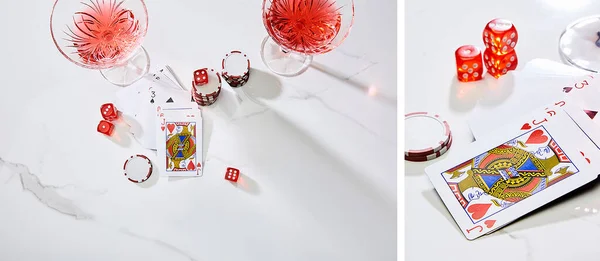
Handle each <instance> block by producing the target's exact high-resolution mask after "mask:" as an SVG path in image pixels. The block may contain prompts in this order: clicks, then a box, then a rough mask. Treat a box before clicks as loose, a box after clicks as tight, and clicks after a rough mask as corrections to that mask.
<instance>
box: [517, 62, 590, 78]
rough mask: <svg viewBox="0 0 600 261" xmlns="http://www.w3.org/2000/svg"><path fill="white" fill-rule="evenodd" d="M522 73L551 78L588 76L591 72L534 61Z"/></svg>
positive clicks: (554, 63) (556, 63)
mask: <svg viewBox="0 0 600 261" xmlns="http://www.w3.org/2000/svg"><path fill="white" fill-rule="evenodd" d="M521 72H523V73H529V74H541V75H550V76H586V75H589V74H590V72H588V71H585V70H581V69H578V68H575V67H573V66H569V65H566V64H564V63H559V62H555V61H552V60H548V59H533V60H531V61H529V62H528V63H527V64H525V66H523V67H522V68H521Z"/></svg>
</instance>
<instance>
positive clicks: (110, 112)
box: [100, 103, 119, 121]
mask: <svg viewBox="0 0 600 261" xmlns="http://www.w3.org/2000/svg"><path fill="white" fill-rule="evenodd" d="M100 114H102V118H104V119H105V120H107V121H114V120H116V119H118V118H119V111H118V110H117V107H115V105H114V104H112V103H105V104H102V106H100Z"/></svg>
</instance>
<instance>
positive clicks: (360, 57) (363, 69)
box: [339, 50, 379, 81]
mask: <svg viewBox="0 0 600 261" xmlns="http://www.w3.org/2000/svg"><path fill="white" fill-rule="evenodd" d="M339 52H340V53H341V54H342V55H344V56H346V57H348V58H352V59H356V60H362V61H365V62H367V63H368V64H367V66H365V67H363V68H362V69H360V70H359V71H357V72H355V73H353V74H351V75H349V76H346V77H344V80H346V81H347V80H350V78H352V77H354V76H357V75H359V74H361V73H363V72H364V71H366V70H368V69H369V68H371V67H373V66H375V65H377V64H379V62H376V61H373V60H370V59H367V58H366V54H363V55H356V54H352V53H349V52H347V51H344V50H339Z"/></svg>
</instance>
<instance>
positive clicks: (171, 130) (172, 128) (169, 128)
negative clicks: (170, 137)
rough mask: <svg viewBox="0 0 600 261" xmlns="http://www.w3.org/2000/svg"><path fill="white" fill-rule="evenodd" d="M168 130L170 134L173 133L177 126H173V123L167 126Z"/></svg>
mask: <svg viewBox="0 0 600 261" xmlns="http://www.w3.org/2000/svg"><path fill="white" fill-rule="evenodd" d="M167 129H168V130H169V133H171V132H173V130H174V129H175V124H173V123H169V124H167Z"/></svg>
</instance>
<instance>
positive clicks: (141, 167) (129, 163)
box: [123, 154, 152, 183]
mask: <svg viewBox="0 0 600 261" xmlns="http://www.w3.org/2000/svg"><path fill="white" fill-rule="evenodd" d="M123 172H124V174H125V177H127V179H129V181H131V182H134V183H142V182H144V181H146V180H148V179H149V178H150V175H152V162H151V161H150V159H149V158H148V157H146V156H144V155H139V154H138V155H133V156H131V157H129V159H127V160H126V161H125V164H123Z"/></svg>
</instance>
